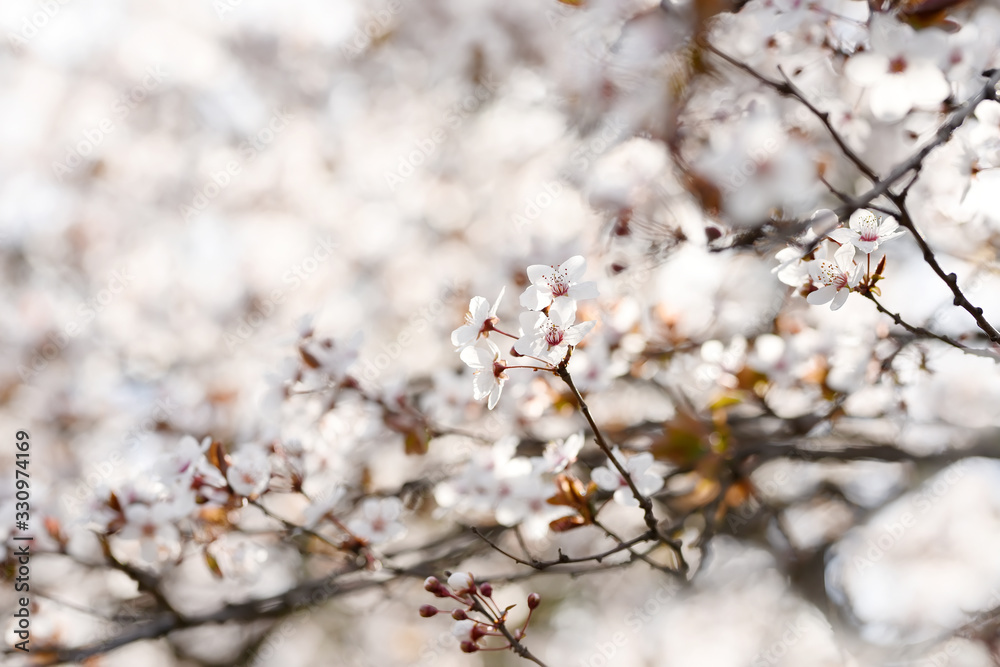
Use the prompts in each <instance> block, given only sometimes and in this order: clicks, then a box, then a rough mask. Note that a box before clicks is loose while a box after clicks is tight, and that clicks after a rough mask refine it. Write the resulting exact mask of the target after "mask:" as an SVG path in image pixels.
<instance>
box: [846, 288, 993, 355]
mask: <svg viewBox="0 0 1000 667" xmlns="http://www.w3.org/2000/svg"><path fill="white" fill-rule="evenodd" d="M864 296H865V297H866V298H867V299H868V300H869V301H871V302H872V303H874V304H875V307H876V308H878V311H879V312H880V313H884V314H885V315H888V316H889V317H891V318H892V321H893V322H895V323H896V324H898V325H899V326H901V327H903V328H904V329H906V330H907V331H909V332H910V333H911V334H913V335H914V336H919V337H921V338H933V339H935V340H939V341H941V342H942V343H947V344H948V345H951V346H952V347H955V348H958V349H959V350H962V352H965V353H966V354H972V355H975V356H977V357H986V358H987V359H992V360H993V361H996V362H1000V354H997V353H996V352H993V351H992V350H987V349H985V348H976V347H969V346H968V345H963V344H962V343H960V342H958V341H957V340H955V339H954V338H951V337H950V336H945V335H944V334H938V333H934V332H933V331H930V330H928V329H925V328H923V327H918V326H914V325H912V324H909V323H908V322H906V321H905V320H904V319H903V318H902V317H900V315H899V313H894V312H892V311H891V310H889V309H888V308H886V307H885V306H883V305H882V304H881V303H879V301H878V299H876V298H875V297H874V295H872V294H871V293H867V294H864Z"/></svg>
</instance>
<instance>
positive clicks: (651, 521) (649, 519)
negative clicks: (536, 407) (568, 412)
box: [556, 347, 659, 534]
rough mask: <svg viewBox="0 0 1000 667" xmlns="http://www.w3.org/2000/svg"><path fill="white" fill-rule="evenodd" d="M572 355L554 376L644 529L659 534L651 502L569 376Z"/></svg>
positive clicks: (567, 354) (570, 354)
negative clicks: (639, 512)
mask: <svg viewBox="0 0 1000 667" xmlns="http://www.w3.org/2000/svg"><path fill="white" fill-rule="evenodd" d="M572 354H573V348H572V347H571V348H570V349H569V351H568V352H567V353H566V358H565V359H563V360H562V362H560V364H559V365H558V366H557V367H556V374H557V375H558V376H559V378H560V379H561V380H562V381H563V382H565V383H566V386H567V387H569V390H570V391H571V392H572V393H573V397H574V398H575V399H576V403H577V405H578V406H580V412H582V413H583V416H584V417H585V418H586V419H587V423H588V424H590V430H591V431H593V433H594V439H595V440H596V441H597V446H598V447H600V448H601V451H602V452H604V454H605V456H607V457H608V459H609V460H610V461H611V464H612V465H613V466H614V467H615V468H616V469H617V470H618V474H619V475H621V476H622V479H624V480H625V483H626V484H628V488H629V490H630V491H631V492H632V496H633V497H634V498H635V499H636V501H637V502H638V503H639V507H641V508H642V514H643V520H644V521H645V522H646V527H647V528H649V529H650V530H651V531H653V532H656V533H657V534H659V533H658V532H657V530H656V516H655V515H654V514H653V503H652V501H650V499H649V498H647V497H646V496H644V495H642V492H640V491H639V488H638V487H637V486H636V485H635V482H634V481H633V480H632V475H630V474H629V472H628V470H626V469H625V466H623V465H622V463H621V462H620V461H619V460H618V459H617V457H615V455H614V454H613V453H612V451H611V447H609V446H608V443H607V442H606V441H605V440H604V435H603V434H602V433H601V429H600V428H598V426H597V422H596V421H594V417H593V415H591V414H590V408H589V407H587V402H586V401H584V400H583V396H582V395H581V394H580V391H579V390H578V389H577V388H576V385H575V384H574V383H573V378H572V376H571V375H570V374H569V368H568V366H569V359H570V357H571V356H572Z"/></svg>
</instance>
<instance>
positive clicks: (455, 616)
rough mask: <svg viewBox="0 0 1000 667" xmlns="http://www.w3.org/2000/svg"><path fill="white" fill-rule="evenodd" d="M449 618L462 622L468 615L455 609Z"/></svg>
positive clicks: (461, 610)
mask: <svg viewBox="0 0 1000 667" xmlns="http://www.w3.org/2000/svg"><path fill="white" fill-rule="evenodd" d="M451 617H452V618H453V619H455V620H456V621H464V620H465V619H467V618H469V615H468V614H466V613H465V610H464V609H455V610H454V611H452V612H451Z"/></svg>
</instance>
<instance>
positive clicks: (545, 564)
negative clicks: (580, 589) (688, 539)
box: [471, 528, 659, 570]
mask: <svg viewBox="0 0 1000 667" xmlns="http://www.w3.org/2000/svg"><path fill="white" fill-rule="evenodd" d="M471 530H472V532H473V533H474V534H475V535H476V536H477V537H479V539H481V540H483V541H484V542H486V543H487V544H489V545H490V546H491V547H492V548H493V549H494V550H495V551H498V552H499V553H501V554H503V555H504V556H506V557H507V558H510V559H511V560H512V561H514V562H515V563H518V564H520V565H527V566H528V567H533V568H535V569H536V570H547V569H548V568H550V567H554V566H556V565H565V564H569V563H586V562H588V561H595V562H598V563H600V562H601V561H603V560H604V559H605V558H607V557H608V556H611V555H613V554H616V553H620V552H622V551H626V550H629V549H630V548H631V547H633V546H635V545H636V544H641V543H642V542H649V541H650V540H657V539H659V537H658V535H657V533H656V532H654V531H651V530H649V531H646V532H645V533H643V534H642V535H638V536H636V537H633V538H632V539H630V540H625V541H620V540H616V541H618V544H617V545H616V546H614V547H612V548H611V549H608V550H607V551H602V552H601V553H597V554H591V555H589V556H578V557H570V556H567V555H566V554H564V553H562V551H560V552H559V558H557V559H555V560H538V559H536V558H532V559H531V560H525V559H523V558H518V557H517V556H515V555H514V554H512V553H510V552H508V551H506V550H504V549H503V548H501V547H500V546H499V545H497V544H496V543H495V542H493V541H492V540H491V539H489V538H488V537H486V536H485V535H483V533H482V532H480V530H479V529H478V528H472V529H471ZM612 539H616V538H612Z"/></svg>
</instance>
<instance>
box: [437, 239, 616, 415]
mask: <svg viewBox="0 0 1000 667" xmlns="http://www.w3.org/2000/svg"><path fill="white" fill-rule="evenodd" d="M586 271H587V262H586V260H584V258H583V257H582V256H580V255H576V256H573V257H570V258H569V259H568V260H566V261H565V262H563V263H562V264H560V265H559V266H545V265H543V264H533V265H531V266H529V267H528V280H529V281H530V282H531V284H530V285H529V286H528V288H527V289H525V290H524V292H523V293H522V294H521V299H520V301H521V305H522V306H523V307H524V308H526V309H527V312H523V313H521V315H520V316H519V318H518V320H519V322H520V325H521V333H520V334H518V335H514V334H511V333H506V332H504V331H503V330H501V329H499V328H498V326H497V325H498V324H499V319H498V318H497V309H498V308H499V306H500V300H501V299H502V298H503V295H504V290H500V294H499V295H498V296H497V299H496V301H494V302H493V305H492V306H491V305H490V303H489V302H488V301H487V300H486V299H485V298H484V297H481V296H475V297H473V298H472V300H471V301H470V302H469V312H468V313H466V316H465V324H464V325H463V326H461V327H459V328H458V329H455V331H454V332H452V334H451V342H452V343H453V344H454V345H455V346H456V347H457V348H458V349H459V350H461V358H462V361H464V362H465V363H466V364H468V366H469V367H471V368H472V369H473V371H474V380H473V395H474V396H475V398H476V400H479V399H482V398H488V405H489V408H490V409H491V410H492V409H493V408H494V407H496V404H497V401H499V400H500V393H501V392H502V391H503V386H504V383H505V382H506V381H507V374H506V372H505V371H506V370H507V369H508V368H531V369H534V370H544V369H551V368H553V367H555V366H556V365H557V364H559V363H560V361H561V360H562V359H564V358H565V357H566V355H567V354H568V353H569V351H570V349H571V348H572V347H574V346H575V345H578V344H579V343H580V341H582V340H583V337H584V336H586V335H587V333H589V332H590V330H591V329H593V328H594V325H595V322H581V323H579V324H576V323H575V322H576V311H577V301H581V300H583V299H593V298H596V297H597V285H596V284H595V283H593V282H590V281H587V282H581V279H582V278H583V276H584V274H585V273H586ZM490 333H496V334H499V335H501V336H507V337H509V338H513V339H515V343H514V346H513V352H512V353H513V354H514V355H516V356H518V357H527V358H529V359H533V360H535V361H538V362H540V363H542V364H544V366H542V367H537V366H510V365H509V364H508V363H507V362H505V361H503V360H502V359H501V357H502V352H501V350H500V348H499V346H497V345H496V343H494V342H493V340H491V339H490ZM480 339H482V341H481V342H480Z"/></svg>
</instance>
